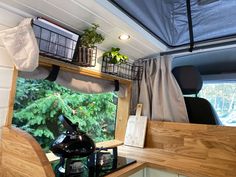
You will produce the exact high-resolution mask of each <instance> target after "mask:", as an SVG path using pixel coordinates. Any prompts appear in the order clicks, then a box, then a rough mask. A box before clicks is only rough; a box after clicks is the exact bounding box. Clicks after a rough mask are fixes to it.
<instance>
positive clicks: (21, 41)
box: [0, 18, 39, 71]
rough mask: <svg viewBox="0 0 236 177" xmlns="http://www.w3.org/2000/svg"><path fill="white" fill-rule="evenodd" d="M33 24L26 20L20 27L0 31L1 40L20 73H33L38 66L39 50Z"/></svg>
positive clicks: (28, 19)
mask: <svg viewBox="0 0 236 177" xmlns="http://www.w3.org/2000/svg"><path fill="white" fill-rule="evenodd" d="M31 22H32V19H31V18H26V19H24V20H23V21H21V23H20V24H19V25H18V26H16V27H14V28H10V29H7V30H4V31H0V39H1V40H2V42H3V44H4V46H5V48H6V49H7V51H8V53H9V55H10V56H11V57H12V59H13V62H14V64H15V66H16V69H17V70H19V71H33V70H34V69H36V68H37V66H38V60H39V48H38V44H37V40H36V38H35V35H34V31H33V29H32V26H31Z"/></svg>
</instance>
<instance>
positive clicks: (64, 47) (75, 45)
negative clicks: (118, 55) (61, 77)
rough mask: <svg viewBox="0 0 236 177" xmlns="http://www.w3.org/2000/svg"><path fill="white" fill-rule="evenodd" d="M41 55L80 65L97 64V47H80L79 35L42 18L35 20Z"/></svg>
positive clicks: (35, 30)
mask: <svg viewBox="0 0 236 177" xmlns="http://www.w3.org/2000/svg"><path fill="white" fill-rule="evenodd" d="M32 26H33V30H34V33H35V37H36V39H37V42H38V46H39V50H40V55H42V56H46V57H49V58H54V59H57V60H60V61H64V62H69V63H71V64H75V65H78V66H86V67H88V66H95V65H96V56H97V48H96V47H94V48H84V47H79V35H78V34H76V33H73V32H71V31H69V30H66V29H64V28H62V27H60V26H58V25H55V24H53V23H51V22H48V21H47V20H44V19H42V18H37V19H34V20H33V24H32Z"/></svg>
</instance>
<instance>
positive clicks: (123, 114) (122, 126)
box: [5, 56, 132, 143]
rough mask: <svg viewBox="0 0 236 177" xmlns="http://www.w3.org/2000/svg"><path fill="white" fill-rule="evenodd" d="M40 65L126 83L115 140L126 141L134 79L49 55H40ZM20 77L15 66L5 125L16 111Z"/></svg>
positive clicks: (119, 104) (119, 105)
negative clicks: (70, 62)
mask: <svg viewBox="0 0 236 177" xmlns="http://www.w3.org/2000/svg"><path fill="white" fill-rule="evenodd" d="M39 65H40V66H44V67H52V65H58V66H60V69H61V70H64V71H67V72H73V73H76V74H81V75H85V76H90V77H94V78H99V79H104V80H112V81H113V80H118V81H119V82H120V83H121V84H123V85H125V86H126V88H127V94H126V96H125V97H124V98H118V105H117V115H116V127H115V139H114V141H118V142H119V143H120V141H121V142H124V137H125V131H126V125H127V121H128V117H129V110H130V100H131V87H132V81H131V80H127V79H123V78H119V77H115V76H112V75H108V74H104V73H101V72H99V71H95V70H91V69H87V68H82V67H79V66H76V65H72V64H67V63H64V62H61V61H58V60H54V59H51V58H50V59H49V58H47V57H43V56H40V60H39ZM17 78H18V71H17V69H16V68H14V72H13V78H12V87H11V92H10V94H11V96H10V98H9V106H8V107H9V111H8V115H7V119H6V123H5V126H7V127H11V125H12V118H13V112H14V101H15V94H16V82H17Z"/></svg>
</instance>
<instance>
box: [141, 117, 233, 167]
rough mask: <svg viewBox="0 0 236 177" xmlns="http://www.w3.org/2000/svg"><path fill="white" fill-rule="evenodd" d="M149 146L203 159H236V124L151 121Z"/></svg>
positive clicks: (147, 137) (147, 136) (148, 138)
mask: <svg viewBox="0 0 236 177" xmlns="http://www.w3.org/2000/svg"><path fill="white" fill-rule="evenodd" d="M145 146H146V147H150V148H157V149H161V150H165V151H168V152H173V153H176V154H178V155H183V156H188V157H194V158H199V159H209V160H212V159H223V160H228V161H232V162H236V127H227V126H213V125H198V124H184V123H171V122H157V121H149V123H148V130H147V135H146V143H145ZM235 170H236V169H235Z"/></svg>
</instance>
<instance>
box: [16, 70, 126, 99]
mask: <svg viewBox="0 0 236 177" xmlns="http://www.w3.org/2000/svg"><path fill="white" fill-rule="evenodd" d="M49 73H50V68H44V67H38V68H37V69H36V70H34V71H33V72H19V76H20V77H23V78H26V79H45V78H47V76H48V75H49ZM55 82H56V83H58V84H60V85H62V86H64V87H67V88H70V89H72V90H74V91H78V92H82V93H104V92H112V91H114V90H115V84H114V81H108V80H104V79H98V78H93V77H89V76H84V75H81V74H77V73H72V72H67V71H62V70H60V71H59V73H58V76H57V79H56V81H55ZM118 96H119V97H125V96H126V87H125V86H124V85H120V87H119V91H118Z"/></svg>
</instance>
